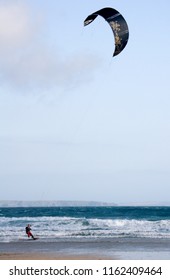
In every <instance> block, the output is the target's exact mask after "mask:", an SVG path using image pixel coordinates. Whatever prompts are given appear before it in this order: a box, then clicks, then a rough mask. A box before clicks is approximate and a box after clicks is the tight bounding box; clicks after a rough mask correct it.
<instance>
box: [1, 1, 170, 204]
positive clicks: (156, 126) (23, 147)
mask: <svg viewBox="0 0 170 280" xmlns="http://www.w3.org/2000/svg"><path fill="white" fill-rule="evenodd" d="M103 7H113V8H115V9H117V10H118V11H119V12H120V13H121V14H122V15H123V16H124V18H125V19H126V21H127V23H128V26H129V30H130V37H129V42H128V44H127V46H126V48H125V49H124V50H123V52H122V53H121V54H120V55H118V56H116V57H114V58H113V57H112V54H113V51H114V37H113V34H112V31H111V29H110V27H109V25H108V24H107V23H106V22H105V21H104V20H103V18H101V17H98V18H97V19H96V20H95V21H94V22H93V23H92V24H90V25H89V26H87V27H84V26H83V21H84V19H85V18H86V17H87V16H88V15H89V14H91V13H93V12H95V11H97V10H99V9H101V8H103ZM169 11H170V1H169V0H149V1H148V0H143V1H136V0H130V1H126V0H122V1H117V0H115V1H114V0H112V1H107V0H105V1H103V0H101V1H98V0H86V1H79V0H62V1H54V0H48V1H46V0H4V1H3V0H0V199H5V200H6V199H8V200H10V199H18V200H95V201H106V202H115V203H129V202H147V201H156V202H161V201H169V198H170V51H169V49H170V17H169Z"/></svg>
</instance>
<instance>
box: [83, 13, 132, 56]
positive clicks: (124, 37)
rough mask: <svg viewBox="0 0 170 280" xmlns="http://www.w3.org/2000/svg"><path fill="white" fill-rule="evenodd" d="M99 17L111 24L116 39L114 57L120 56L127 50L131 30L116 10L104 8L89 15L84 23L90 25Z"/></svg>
mask: <svg viewBox="0 0 170 280" xmlns="http://www.w3.org/2000/svg"><path fill="white" fill-rule="evenodd" d="M97 16H102V17H103V18H104V19H105V20H106V21H107V22H108V23H109V25H110V27H111V29H112V31H113V34H114V37H115V50H114V53H113V56H116V55H118V54H119V53H120V52H121V51H122V50H123V49H124V48H125V46H126V44H127V42H128V38H129V29H128V25H127V23H126V21H125V19H124V18H123V16H122V15H121V14H120V13H119V12H118V11H116V10H115V9H113V8H103V9H101V10H99V11H97V12H95V13H93V14H91V15H89V16H88V17H87V18H86V19H85V21H84V26H86V25H88V24H90V23H91V22H92V21H93V20H95V18H96V17H97Z"/></svg>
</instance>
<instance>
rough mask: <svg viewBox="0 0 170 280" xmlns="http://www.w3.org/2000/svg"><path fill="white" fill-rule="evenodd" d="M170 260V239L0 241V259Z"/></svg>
mask: <svg viewBox="0 0 170 280" xmlns="http://www.w3.org/2000/svg"><path fill="white" fill-rule="evenodd" d="M12 259H13V260H28V259H29V260H115V259H117V260H120V259H129V260H130V259H138V260H141V259H143V260H144V259H165V260H167V259H168V260H170V240H169V239H161V238H159V239H154V238H110V239H100V240H96V239H91V240H88V241H87V240H86V241H84V239H82V240H57V241H47V240H43V239H38V240H35V241H34V240H27V239H25V240H17V241H13V242H0V260H12Z"/></svg>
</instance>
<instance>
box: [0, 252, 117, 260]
mask: <svg viewBox="0 0 170 280" xmlns="http://www.w3.org/2000/svg"><path fill="white" fill-rule="evenodd" d="M111 259H113V258H109V257H106V256H95V255H65V254H53V253H41V254H38V253H29V254H28V253H0V260H111Z"/></svg>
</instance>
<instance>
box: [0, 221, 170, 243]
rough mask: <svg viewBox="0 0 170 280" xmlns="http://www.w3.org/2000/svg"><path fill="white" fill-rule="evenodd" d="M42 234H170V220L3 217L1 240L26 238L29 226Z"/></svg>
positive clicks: (105, 236)
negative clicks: (27, 226) (26, 228)
mask: <svg viewBox="0 0 170 280" xmlns="http://www.w3.org/2000/svg"><path fill="white" fill-rule="evenodd" d="M28 223H29V224H31V225H32V232H33V233H34V234H35V235H37V236H41V238H48V239H60V238H82V237H83V238H89V237H92V238H101V237H102V238H110V237H115V238H117V237H148V238H170V220H159V221H148V220H136V219H131V220H129V219H98V218H95V219H91V218H90V219H87V218H72V217H46V216H43V217H19V218H16V217H12V218H6V217H0V227H1V236H0V241H1V242H5V241H6V242H8V241H12V240H18V238H24V237H25V238H26V235H25V226H26V224H28Z"/></svg>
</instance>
